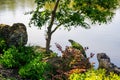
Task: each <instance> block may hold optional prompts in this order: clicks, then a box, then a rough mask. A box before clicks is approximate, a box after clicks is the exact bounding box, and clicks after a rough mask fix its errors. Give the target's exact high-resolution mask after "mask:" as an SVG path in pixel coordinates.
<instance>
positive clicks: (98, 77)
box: [69, 69, 120, 80]
mask: <svg viewBox="0 0 120 80" xmlns="http://www.w3.org/2000/svg"><path fill="white" fill-rule="evenodd" d="M69 80H120V76H119V75H117V74H114V73H112V72H111V73H110V75H106V71H105V70H104V69H99V70H94V69H93V70H89V71H88V72H85V73H81V74H77V73H73V74H71V75H70V76H69Z"/></svg>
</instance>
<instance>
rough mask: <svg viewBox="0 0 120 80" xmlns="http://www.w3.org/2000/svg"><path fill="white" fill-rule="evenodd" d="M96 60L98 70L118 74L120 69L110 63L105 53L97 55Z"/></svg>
mask: <svg viewBox="0 0 120 80" xmlns="http://www.w3.org/2000/svg"><path fill="white" fill-rule="evenodd" d="M97 59H98V62H99V68H103V69H106V70H107V72H115V73H117V74H120V68H119V67H117V66H116V65H115V64H113V63H112V62H111V61H110V58H109V56H107V55H106V54H105V53H98V54H97Z"/></svg>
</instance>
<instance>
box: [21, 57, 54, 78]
mask: <svg viewBox="0 0 120 80" xmlns="http://www.w3.org/2000/svg"><path fill="white" fill-rule="evenodd" d="M41 60H42V57H41V56H38V57H36V58H35V59H33V60H32V61H30V63H29V64H27V65H25V66H23V67H22V68H21V69H20V70H19V74H20V76H22V77H23V78H29V79H32V80H46V79H47V78H48V77H49V76H48V75H49V72H50V71H51V70H52V69H51V66H50V65H49V64H48V63H46V62H42V61H41Z"/></svg>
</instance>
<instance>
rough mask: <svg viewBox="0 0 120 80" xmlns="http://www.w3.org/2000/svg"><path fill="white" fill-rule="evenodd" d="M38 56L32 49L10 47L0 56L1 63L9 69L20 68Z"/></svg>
mask: <svg viewBox="0 0 120 80" xmlns="http://www.w3.org/2000/svg"><path fill="white" fill-rule="evenodd" d="M35 56H37V55H36V54H35V53H34V51H33V50H32V48H31V47H18V48H16V47H14V46H12V47H10V48H9V49H7V50H6V51H4V54H2V56H0V63H1V64H2V65H3V66H4V67H7V68H14V67H16V68H19V67H20V66H24V65H25V64H27V63H29V62H30V61H31V60H32V59H34V57H35Z"/></svg>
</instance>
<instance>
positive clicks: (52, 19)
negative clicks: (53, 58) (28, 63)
mask: <svg viewBox="0 0 120 80" xmlns="http://www.w3.org/2000/svg"><path fill="white" fill-rule="evenodd" d="M59 1H60V0H57V2H56V4H55V7H54V9H53V11H52V14H51V22H50V24H49V26H48V27H47V30H48V31H47V37H46V53H49V51H50V42H51V37H52V26H53V23H54V19H55V15H56V10H57V7H58V4H59Z"/></svg>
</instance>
